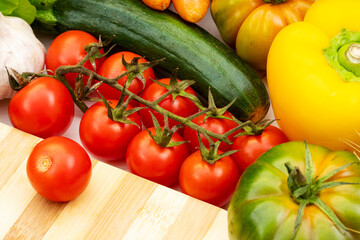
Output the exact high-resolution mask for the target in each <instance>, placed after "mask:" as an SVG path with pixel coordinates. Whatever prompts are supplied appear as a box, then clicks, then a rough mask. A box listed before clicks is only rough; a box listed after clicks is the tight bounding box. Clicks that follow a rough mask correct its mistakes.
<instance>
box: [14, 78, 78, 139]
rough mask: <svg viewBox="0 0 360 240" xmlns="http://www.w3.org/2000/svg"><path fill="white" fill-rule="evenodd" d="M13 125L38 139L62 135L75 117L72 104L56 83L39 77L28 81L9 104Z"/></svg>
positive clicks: (65, 90)
mask: <svg viewBox="0 0 360 240" xmlns="http://www.w3.org/2000/svg"><path fill="white" fill-rule="evenodd" d="M8 114H9V118H10V121H11V123H12V125H13V126H14V127H15V128H18V129H20V130H22V131H25V132H28V133H30V134H34V135H36V136H38V137H41V138H47V137H50V136H55V135H61V134H62V133H64V132H65V131H66V130H67V129H68V128H69V126H70V125H71V122H72V120H73V117H74V102H73V100H72V97H71V95H70V93H69V91H68V90H67V88H66V87H65V86H64V85H63V84H62V83H61V82H60V81H58V80H56V79H54V78H49V77H41V78H37V79H35V80H33V81H31V82H30V83H29V84H28V85H26V86H25V87H24V88H23V89H21V90H20V91H18V92H17V93H16V94H15V95H14V96H13V98H12V99H11V100H10V103H9V107H8Z"/></svg>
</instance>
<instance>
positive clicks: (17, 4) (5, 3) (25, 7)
mask: <svg viewBox="0 0 360 240" xmlns="http://www.w3.org/2000/svg"><path fill="white" fill-rule="evenodd" d="M0 12H1V13H2V14H3V15H7V16H15V17H19V18H22V19H24V20H25V21H26V22H27V23H28V24H31V23H32V22H33V21H34V19H35V15H36V8H35V7H34V6H33V5H31V3H30V2H29V0H1V2H0Z"/></svg>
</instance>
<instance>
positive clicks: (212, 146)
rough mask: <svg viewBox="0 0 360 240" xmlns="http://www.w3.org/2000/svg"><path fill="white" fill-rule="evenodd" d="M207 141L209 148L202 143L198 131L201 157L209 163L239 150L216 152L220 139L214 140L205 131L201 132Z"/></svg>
mask: <svg viewBox="0 0 360 240" xmlns="http://www.w3.org/2000/svg"><path fill="white" fill-rule="evenodd" d="M201 134H203V135H204V136H205V138H206V139H207V140H208V141H209V149H207V148H206V147H205V145H204V143H203V142H202V141H201V137H200V133H199V132H198V140H199V148H200V154H201V157H202V159H203V160H204V161H205V162H207V163H209V164H210V165H213V164H215V162H216V161H218V160H220V159H221V158H223V157H226V156H230V155H231V154H233V153H236V152H237V151H239V150H231V151H227V152H224V153H221V154H218V149H219V146H220V144H221V141H220V140H219V141H216V142H214V141H213V140H212V139H211V138H210V137H209V136H208V135H207V134H206V133H201Z"/></svg>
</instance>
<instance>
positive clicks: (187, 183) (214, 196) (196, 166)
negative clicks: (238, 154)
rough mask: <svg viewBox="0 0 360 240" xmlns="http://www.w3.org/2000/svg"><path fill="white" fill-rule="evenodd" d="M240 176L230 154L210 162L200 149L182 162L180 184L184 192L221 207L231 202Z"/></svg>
mask: <svg viewBox="0 0 360 240" xmlns="http://www.w3.org/2000/svg"><path fill="white" fill-rule="evenodd" d="M221 153H222V152H221V151H219V152H218V154H221ZM239 178H240V174H239V171H238V169H237V166H236V164H235V162H234V160H233V159H231V157H230V156H225V157H222V158H220V159H219V160H217V161H216V162H215V163H213V164H210V163H208V162H206V161H205V160H204V159H203V158H202V156H201V152H200V150H198V151H196V152H194V153H192V154H191V155H190V156H189V157H188V158H186V159H185V161H184V163H183V164H182V166H181V169H180V175H179V185H180V189H181V191H182V192H183V193H185V194H188V195H190V196H192V197H195V198H197V199H200V200H202V201H205V202H208V203H210V204H213V205H216V206H219V207H221V206H224V205H225V204H226V203H228V202H229V200H230V198H231V196H232V194H233V192H234V191H235V188H236V184H237V182H238V180H239Z"/></svg>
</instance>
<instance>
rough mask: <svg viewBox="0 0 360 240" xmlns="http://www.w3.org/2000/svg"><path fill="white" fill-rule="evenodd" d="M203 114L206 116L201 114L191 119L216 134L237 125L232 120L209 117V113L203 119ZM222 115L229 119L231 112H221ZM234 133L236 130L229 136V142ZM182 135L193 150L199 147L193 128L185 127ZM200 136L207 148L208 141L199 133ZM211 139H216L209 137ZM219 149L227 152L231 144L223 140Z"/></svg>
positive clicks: (232, 138)
mask: <svg viewBox="0 0 360 240" xmlns="http://www.w3.org/2000/svg"><path fill="white" fill-rule="evenodd" d="M205 116H206V115H205V114H204V115H201V116H199V117H197V118H195V119H194V120H192V121H193V122H194V123H195V124H196V125H198V126H200V127H203V128H205V129H207V130H209V131H211V132H214V133H218V134H224V133H226V132H228V131H230V130H231V129H233V128H235V127H237V126H238V124H237V123H236V122H235V121H233V120H229V119H222V118H216V117H211V115H210V116H208V117H207V118H206V119H205ZM223 116H224V117H227V118H230V119H231V118H232V116H231V114H230V113H229V112H227V111H226V112H225V113H224V114H223ZM235 135H236V132H235V133H233V134H231V135H230V136H229V140H230V141H231V142H233V140H234V136H235ZM183 136H184V138H185V139H186V140H188V141H189V142H190V146H191V149H192V151H195V150H196V148H198V147H199V139H198V134H197V131H195V130H194V129H192V128H190V127H185V130H184V135H183ZM200 138H201V141H202V142H203V143H204V145H205V147H207V148H208V147H209V141H208V140H207V139H206V138H205V137H204V136H203V135H202V134H200ZM211 139H212V140H213V141H214V142H215V141H217V140H216V139H214V138H211ZM219 149H220V150H221V151H223V152H227V151H229V150H230V149H231V145H229V144H226V143H225V142H222V143H221V144H220V147H219Z"/></svg>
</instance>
